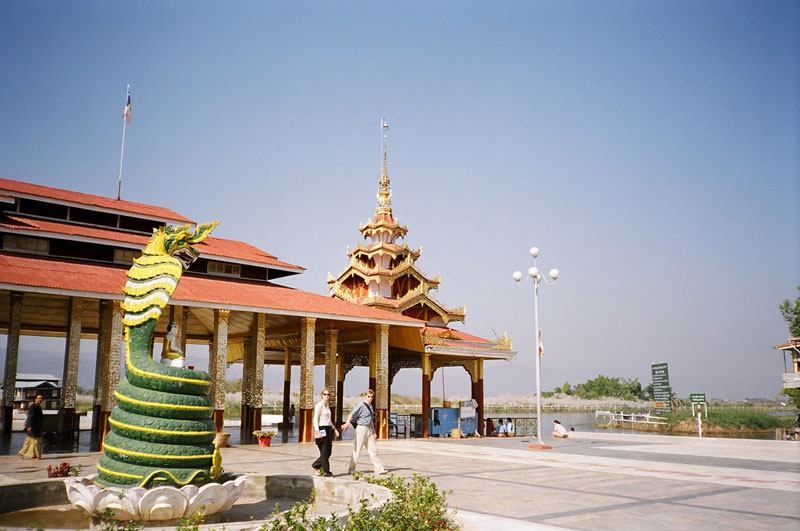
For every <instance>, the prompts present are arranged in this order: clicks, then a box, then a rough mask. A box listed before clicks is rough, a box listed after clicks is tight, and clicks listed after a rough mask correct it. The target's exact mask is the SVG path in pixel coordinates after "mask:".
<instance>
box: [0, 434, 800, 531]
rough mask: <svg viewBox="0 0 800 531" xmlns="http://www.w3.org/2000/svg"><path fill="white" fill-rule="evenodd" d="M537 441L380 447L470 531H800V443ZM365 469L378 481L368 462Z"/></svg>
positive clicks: (396, 468) (12, 470)
mask: <svg viewBox="0 0 800 531" xmlns="http://www.w3.org/2000/svg"><path fill="white" fill-rule="evenodd" d="M531 442H532V441H531V438H530V437H517V438H483V439H474V438H470V439H407V440H404V439H400V440H389V441H380V442H379V451H380V455H381V459H382V460H383V463H384V465H385V466H386V467H387V469H388V470H389V472H390V473H391V474H398V475H403V476H411V474H413V473H419V474H421V475H423V476H428V477H430V478H431V479H432V480H433V481H434V482H435V483H436V484H437V485H438V486H439V488H440V489H442V490H446V491H452V493H451V494H450V496H449V498H448V505H449V507H450V508H451V509H455V510H456V511H457V512H458V514H457V520H458V522H459V523H460V524H461V525H462V526H463V528H464V529H465V530H495V529H496V530H499V529H503V530H512V531H513V530H522V529H593V530H594V529H603V528H605V529H645V528H647V529H703V528H705V529H743V530H745V529H746V530H757V529H764V530H767V529H769V530H778V529H791V530H795V531H796V530H798V529H800V503H798V501H797V500H798V495H799V494H800V443H798V442H785V441H764V440H747V439H712V438H708V439H697V438H689V437H667V436H656V435H627V434H625V435H621V434H619V435H618V434H605V433H591V434H590V433H575V434H573V435H571V437H570V438H569V439H566V440H551V439H550V438H549V436H548V437H546V442H547V443H548V444H552V446H553V449H552V450H530V449H529V448H528V445H529V444H531ZM351 446H352V442H351V441H343V442H339V443H336V444H335V445H334V450H333V457H332V463H331V467H332V470H333V472H334V474H335V475H336V476H338V477H340V478H341V477H345V476H346V471H347V464H348V460H349V452H350V449H351ZM316 455H317V448H316V446H314V445H313V444H297V443H288V444H277V445H274V446H272V447H270V448H262V447H259V446H256V445H245V446H239V447H234V448H227V449H224V450H223V466H224V467H225V469H226V470H228V471H232V472H245V473H247V472H251V473H265V474H293V475H299V474H310V473H311V472H312V470H311V468H310V464H311V461H312V460H313V459H314V458H315V457H316ZM98 457H99V454H98V453H80V454H55V455H54V454H46V455H45V456H44V459H42V460H41V461H29V460H26V461H22V460H20V458H19V457H18V456H16V455H11V456H2V457H0V487H2V485H3V484H7V483H9V482H14V481H27V480H40V479H42V478H44V477H46V472H45V470H46V468H47V465H50V464H58V463H61V462H62V461H65V460H66V461H69V462H70V463H71V464H73V465H74V464H79V463H82V464H84V472H85V473H93V472H94V471H95V468H94V467H95V464H96V462H97V459H98ZM358 470H359V471H364V472H369V471H371V467H370V465H369V459H368V458H367V456H366V455H362V457H361V461H360V463H359V467H358ZM335 480H336V478H333V479H332V480H331V481H335ZM253 516H254V517H256V518H258V517H259V516H261V515H253ZM1 523H2V515H0V525H1ZM208 527H210V528H215V529H221V525H219V524H217V525H212V526H208ZM234 528H235V527H233V526H231V525H227V526H226V529H229V530H231V529H234ZM237 529H238V528H237Z"/></svg>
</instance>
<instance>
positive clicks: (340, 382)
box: [336, 353, 344, 438]
mask: <svg viewBox="0 0 800 531" xmlns="http://www.w3.org/2000/svg"><path fill="white" fill-rule="evenodd" d="M343 411H344V355H343V354H342V353H339V355H338V356H337V358H336V429H339V428H340V427H341V425H342V417H343V414H342V413H343ZM340 433H341V432H340ZM339 437H340V438H341V435H339Z"/></svg>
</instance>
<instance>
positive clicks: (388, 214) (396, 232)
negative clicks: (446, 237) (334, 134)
mask: <svg viewBox="0 0 800 531" xmlns="http://www.w3.org/2000/svg"><path fill="white" fill-rule="evenodd" d="M383 128H384V130H385V128H386V124H385V122H384V123H383ZM385 137H386V135H385V134H384V139H385ZM377 198H378V206H377V208H376V209H375V217H373V218H372V219H368V220H367V223H366V224H364V225H361V226H360V227H359V231H360V232H361V235H362V236H363V238H364V239H365V240H368V243H366V244H365V243H362V242H359V243H358V244H357V245H356V248H355V249H350V248H348V249H347V256H348V258H349V260H350V264H349V266H348V267H347V269H345V270H344V272H343V273H341V274H340V275H339V276H338V277H337V278H334V277H333V276H332V275H330V273H329V274H328V288H329V290H330V291H329V294H330V295H331V296H332V297H334V298H337V299H342V300H345V301H349V302H355V303H358V304H363V305H365V306H374V307H377V308H381V309H384V310H389V311H392V312H397V313H401V314H403V315H405V316H408V317H413V318H415V319H419V320H421V321H425V322H426V323H428V325H430V326H440V327H444V326H447V325H448V324H449V323H451V322H453V321H460V322H462V323H463V322H464V321H465V318H466V310H465V308H464V307H463V306H462V307H460V308H456V309H448V308H446V307H445V306H444V304H442V303H441V302H440V301H438V300H437V299H436V298H435V297H434V296H433V295H432V294H431V291H433V290H436V289H438V288H439V283H440V278H439V275H437V276H436V278H428V277H427V276H425V274H424V273H423V272H422V271H421V270H420V269H419V267H417V265H416V261H417V259H418V258H419V257H420V255H421V253H422V248H419V249H417V250H416V251H415V250H413V249H409V247H408V244H407V243H405V242H403V243H402V244H401V243H400V240H403V239H404V238H405V236H406V234H407V233H408V227H407V226H405V225H400V224H399V223H398V222H397V220H395V219H394V216H393V215H392V188H391V185H390V183H389V172H388V170H387V168H386V145H385V142H384V143H383V169H382V171H381V178H380V182H379V186H378V194H377Z"/></svg>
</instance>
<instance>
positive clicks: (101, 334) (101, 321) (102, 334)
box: [92, 300, 111, 437]
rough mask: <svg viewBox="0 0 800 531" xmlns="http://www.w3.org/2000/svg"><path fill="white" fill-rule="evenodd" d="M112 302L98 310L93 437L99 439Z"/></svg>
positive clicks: (100, 306)
mask: <svg viewBox="0 0 800 531" xmlns="http://www.w3.org/2000/svg"><path fill="white" fill-rule="evenodd" d="M109 304H110V301H107V300H103V301H100V304H99V305H98V308H97V350H96V351H95V362H94V396H93V400H92V437H99V436H101V435H102V433H101V428H102V424H100V416H101V415H100V382H101V380H102V373H101V369H100V368H101V367H105V366H108V362H107V361H106V360H105V357H106V356H107V355H108V349H104V348H103V345H105V344H106V343H107V342H108V341H109V339H110V338H111V330H110V328H111V318H110V316H111V310H110V309H109Z"/></svg>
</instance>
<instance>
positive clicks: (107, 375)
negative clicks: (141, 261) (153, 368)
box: [96, 301, 128, 450]
mask: <svg viewBox="0 0 800 531" xmlns="http://www.w3.org/2000/svg"><path fill="white" fill-rule="evenodd" d="M124 313H125V312H124V310H123V309H122V304H121V303H120V301H108V304H107V306H106V312H105V314H104V317H103V319H104V323H103V326H104V327H106V329H107V332H105V333H104V335H103V344H102V345H101V347H100V348H101V349H102V360H101V362H100V363H101V365H100V367H99V374H98V376H99V383H97V384H96V385H97V388H98V393H99V395H100V397H99V398H100V414H99V418H98V420H97V429H98V435H99V436H100V449H101V450H102V448H103V443H102V441H103V439H105V436H106V434H107V433H108V432H109V425H108V417H109V416H110V415H111V410H112V409H114V405H115V404H116V400H115V399H114V389H116V388H117V384H118V383H119V379H120V370H121V368H122V367H124V366H125V365H124V364H125V357H126V356H127V350H128V347H127V345H126V344H125V338H124V334H123V331H124V326H123V324H122V318H123V316H124Z"/></svg>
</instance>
